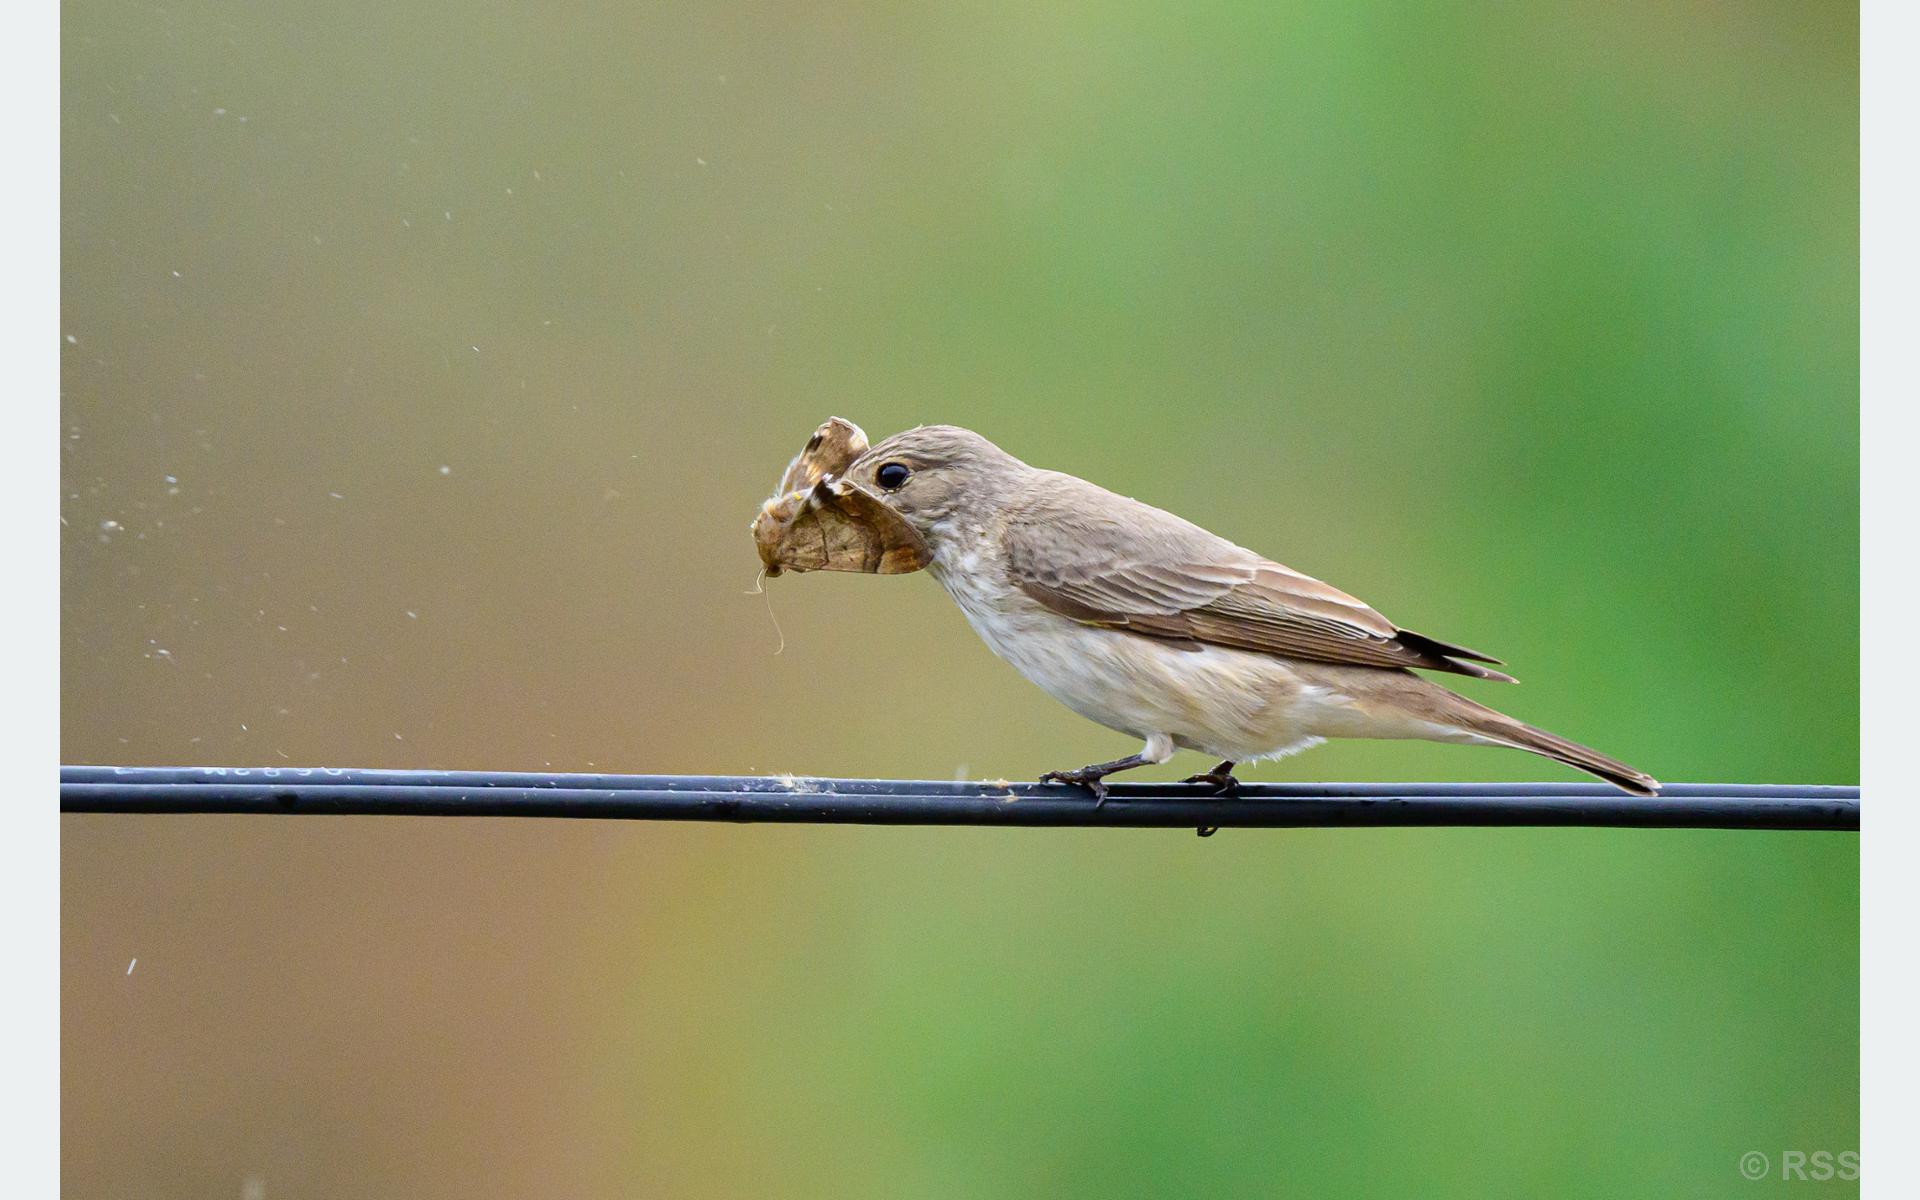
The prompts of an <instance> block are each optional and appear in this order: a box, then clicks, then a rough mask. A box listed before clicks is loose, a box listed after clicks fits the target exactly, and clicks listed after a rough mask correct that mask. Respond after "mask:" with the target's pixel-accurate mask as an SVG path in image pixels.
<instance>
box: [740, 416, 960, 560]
mask: <svg viewBox="0 0 1920 1200" xmlns="http://www.w3.org/2000/svg"><path fill="white" fill-rule="evenodd" d="M866 451H867V435H866V434H865V433H863V432H861V430H860V427H859V426H858V425H855V424H854V423H853V422H851V421H847V420H843V419H842V418H840V417H833V418H831V419H830V420H828V421H827V422H826V424H824V425H822V426H820V428H819V429H818V430H816V431H815V432H814V435H813V437H812V438H810V439H809V440H808V441H807V446H806V449H804V450H802V451H801V452H800V453H799V454H798V455H797V456H795V458H794V460H793V461H792V462H791V463H789V464H787V469H786V472H785V473H784V474H783V475H782V476H781V477H780V484H779V490H778V491H777V492H776V493H775V494H774V496H773V498H772V499H770V500H768V501H767V502H766V503H765V504H763V505H761V506H760V515H759V516H758V517H756V518H755V519H754V522H753V541H754V544H755V546H757V547H758V548H759V550H760V561H761V562H762V563H764V564H765V565H766V568H767V574H768V575H778V574H780V573H781V572H782V571H784V570H787V569H789V568H791V569H792V570H795V571H855V572H861V573H864V574H868V575H904V574H906V573H908V572H910V571H918V570H919V569H920V568H922V567H924V566H926V565H927V563H928V562H929V561H931V559H932V555H931V554H930V553H928V551H927V543H926V539H925V538H922V537H921V536H920V532H919V531H918V530H916V529H915V528H914V527H913V526H912V525H910V524H908V523H907V520H906V518H904V517H902V516H901V515H900V514H899V513H897V512H895V511H894V510H893V509H892V508H891V507H889V506H888V504H887V502H886V501H884V500H882V499H881V498H880V497H878V496H876V495H874V494H873V493H872V492H869V491H867V490H866V489H865V488H863V487H860V486H859V485H857V484H855V483H854V482H853V481H852V480H849V479H845V478H841V477H840V476H841V475H842V473H843V472H845V470H846V469H847V468H848V467H849V466H851V465H853V463H854V461H855V460H857V459H858V458H859V457H860V456H861V455H862V454H864V453H866Z"/></svg>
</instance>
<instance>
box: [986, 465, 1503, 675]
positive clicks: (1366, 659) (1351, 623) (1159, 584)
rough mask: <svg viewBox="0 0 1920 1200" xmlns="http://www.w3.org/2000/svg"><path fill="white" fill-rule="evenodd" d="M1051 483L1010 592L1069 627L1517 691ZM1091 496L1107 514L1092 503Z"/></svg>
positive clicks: (1446, 649) (1412, 636)
mask: <svg viewBox="0 0 1920 1200" xmlns="http://www.w3.org/2000/svg"><path fill="white" fill-rule="evenodd" d="M1043 475H1044V476H1045V478H1043V479H1041V480H1038V481H1036V483H1035V484H1034V485H1033V486H1031V487H1029V488H1028V489H1027V490H1026V492H1025V494H1024V495H1023V496H1022V498H1021V499H1020V501H1018V502H1017V503H1015V504H1014V505H1012V506H1010V507H1009V510H1008V512H1007V514H1006V524H1005V526H1004V527H1003V530H1002V536H1003V538H1004V545H1005V548H1006V563H1007V571H1008V574H1009V577H1010V581H1011V582H1012V583H1013V584H1014V585H1015V586H1016V587H1018V588H1019V589H1020V590H1021V591H1023V592H1025V593H1026V594H1027V595H1028V596H1030V597H1032V598H1033V599H1034V600H1036V601H1038V602H1039V603H1040V604H1042V605H1045V606H1046V607H1047V608H1049V609H1051V610H1053V611H1054V612H1057V613H1060V614H1061V615H1063V616H1067V617H1071V618H1072V619H1074V620H1076V621H1080V622H1083V623H1085V624H1089V625H1101V626H1106V627H1108V628H1113V629H1122V630H1126V631H1128V632H1131V633H1136V634H1140V635H1142V636H1145V637H1153V638H1160V639H1164V640H1167V641H1171V642H1174V643H1176V644H1186V645H1193V646H1201V645H1206V646H1222V647H1227V648H1231V649H1236V650H1249V651H1254V652H1256V653H1264V654H1273V655H1277V656H1280V657H1283V658H1299V659H1307V660H1310V661H1314V662H1327V663H1347V664H1352V665H1355V666H1370V667H1390V668H1391V667H1402V668H1404V667H1414V668H1419V669H1422V670H1429V671H1449V672H1452V673H1454V674H1458V675H1471V676H1476V677H1478V678H1482V679H1497V680H1501V681H1504V682H1509V683H1511V682H1512V681H1513V680H1512V677H1511V676H1509V675H1506V674H1503V673H1502V672H1499V671H1494V670H1490V669H1488V668H1486V667H1483V666H1480V665H1479V663H1483V662H1484V663H1497V662H1498V661H1499V660H1498V659H1494V658H1490V657H1488V656H1487V655H1484V654H1481V653H1479V652H1478V651H1475V650H1468V649H1466V648H1465V647H1462V646H1455V645H1452V644H1450V643H1447V642H1442V641H1437V640H1435V639H1433V638H1428V637H1425V636H1423V635H1421V634H1417V633H1413V632H1411V631H1408V630H1404V629H1401V628H1400V627H1399V626H1397V625H1395V624H1394V623H1393V622H1392V621H1390V620H1388V619H1387V618H1386V617H1384V616H1382V615H1381V614H1380V613H1378V612H1376V611H1374V610H1373V609H1371V608H1369V607H1368V606H1367V605H1365V604H1363V603H1361V602H1360V601H1359V600H1357V599H1355V598H1354V597H1352V596H1349V595H1348V594H1347V593H1345V592H1343V591H1341V590H1340V589H1339V588H1336V587H1334V586H1332V585H1331V584H1327V583H1323V582H1322V581H1320V580H1318V579H1315V578H1313V577H1312V576H1309V575H1303V574H1301V573H1300V572H1298V571H1295V570H1293V569H1291V568H1289V567H1285V566H1282V565H1281V564H1279V563H1277V562H1273V561H1272V560H1270V559H1266V558H1262V557H1261V556H1260V555H1258V554H1255V553H1253V552H1252V551H1251V550H1247V549H1244V548H1242V547H1240V546H1236V545H1234V544H1233V543H1232V542H1229V541H1227V540H1226V539H1225V538H1221V537H1217V536H1215V535H1214V534H1211V533H1208V532H1207V531H1206V530H1204V529H1201V528H1200V527H1199V526H1197V525H1194V524H1193V523H1191V522H1189V521H1185V520H1182V519H1181V518H1179V517H1176V516H1174V515H1173V514H1172V513H1169V512H1165V511H1163V510H1161V509H1157V508H1154V507H1152V506H1151V505H1147V504H1142V503H1140V502H1139V501H1137V500H1132V499H1129V498H1127V497H1123V496H1117V495H1114V494H1112V493H1109V492H1105V489H1103V488H1098V487H1097V486H1096V485H1094V484H1091V483H1087V482H1086V481H1085V480H1082V479H1077V478H1075V477H1073V476H1070V475H1061V474H1058V473H1056V472H1044V473H1043ZM1089 491H1091V492H1101V493H1104V495H1103V496H1101V497H1100V500H1101V501H1102V502H1100V503H1087V500H1088V499H1089V497H1088V496H1087V495H1086V494H1084V493H1086V492H1089ZM1473 660H1477V661H1473Z"/></svg>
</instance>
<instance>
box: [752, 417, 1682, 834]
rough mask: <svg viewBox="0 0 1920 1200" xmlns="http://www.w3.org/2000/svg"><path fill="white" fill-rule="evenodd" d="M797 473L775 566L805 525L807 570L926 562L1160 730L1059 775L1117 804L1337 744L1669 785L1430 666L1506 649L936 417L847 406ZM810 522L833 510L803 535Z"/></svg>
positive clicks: (1471, 661)
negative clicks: (1192, 771) (872, 425)
mask: <svg viewBox="0 0 1920 1200" xmlns="http://www.w3.org/2000/svg"><path fill="white" fill-rule="evenodd" d="M848 431H851V432H848ZM782 483H783V489H784V488H785V487H787V486H792V487H794V488H796V489H798V490H796V491H794V492H792V493H791V494H790V495H789V496H788V497H787V498H786V499H785V500H784V501H781V499H780V497H778V496H776V498H775V500H770V501H769V502H768V504H767V506H766V508H765V509H764V510H763V515H762V518H761V522H760V523H759V525H758V526H757V527H756V536H757V537H760V538H761V540H762V556H763V557H764V558H766V560H767V562H768V564H769V569H770V570H772V571H776V572H777V571H778V569H779V567H780V565H781V562H780V558H781V554H782V551H780V550H778V549H774V548H770V547H773V546H774V544H775V543H777V542H778V541H779V540H780V538H781V536H782V535H783V534H785V535H787V540H788V542H789V543H790V544H795V545H797V546H798V547H799V549H798V550H790V551H787V552H786V553H788V554H789V555H793V554H798V555H799V557H798V558H794V557H789V558H788V559H787V562H788V565H794V566H795V567H796V568H797V569H801V570H807V569H829V570H864V571H880V572H882V573H894V572H898V571H910V570H915V569H918V568H920V567H922V566H924V567H925V568H926V569H927V570H929V571H931V572H932V573H933V576H934V578H936V579H938V580H939V581H940V585H941V586H942V587H944V588H945V589H946V590H947V594H948V595H950V596H952V597H953V599H954V602H955V603H957V604H958V605H959V606H960V611H961V612H963V613H965V614H966V618H967V621H968V622H969V623H970V624H971V625H972V626H973V628H974V631H975V632H976V633H978V634H979V635H980V637H981V638H982V639H983V640H984V641H985V642H986V643H987V645H988V646H989V647H991V648H992V650H993V652H994V653H995V654H998V655H999V656H1000V657H1001V658H1004V659H1006V660H1007V661H1008V662H1009V663H1011V664H1013V666H1014V668H1015V669H1016V670H1018V671H1019V672H1020V673H1021V674H1022V675H1024V676H1026V677H1027V678H1028V679H1030V680H1032V681H1033V682H1034V683H1035V684H1037V685H1039V687H1040V689H1041V690H1042V691H1044V692H1046V693H1047V694H1048V695H1050V696H1052V697H1053V698H1054V699H1056V700H1058V701H1060V702H1061V703H1062V704H1064V705H1066V706H1067V707H1068V708H1070V709H1072V710H1073V711H1075V712H1077V713H1079V714H1080V715H1081V716H1083V717H1086V718H1088V719H1089V720H1092V721H1096V722H1098V723H1100V724H1102V725H1105V726H1107V727H1108V728H1109V729H1115V730H1119V731H1120V732H1122V733H1126V734H1130V735H1132V736H1134V737H1137V738H1139V739H1141V741H1142V742H1143V743H1144V745H1143V746H1142V747H1141V749H1140V751H1139V753H1137V754H1130V755H1128V756H1126V757H1125V758H1119V759H1115V760H1113V761H1111V762H1101V763H1094V764H1092V765H1089V766H1085V767H1078V768H1075V769H1072V770H1062V771H1049V772H1047V773H1046V774H1045V775H1043V776H1041V779H1042V780H1043V781H1055V782H1061V783H1069V784H1077V785H1079V786H1081V787H1084V788H1086V789H1088V790H1089V791H1091V792H1092V793H1093V794H1094V795H1095V796H1096V797H1099V798H1101V799H1104V798H1105V795H1106V786H1105V784H1104V783H1103V782H1102V781H1103V780H1104V779H1105V778H1106V777H1107V776H1109V775H1112V774H1114V773H1115V772H1118V771H1126V770H1130V769H1132V768H1134V767H1140V766H1145V765H1147V764H1150V763H1161V762H1165V761H1167V760H1168V759H1169V758H1171V757H1172V756H1173V753H1174V751H1175V750H1176V749H1182V750H1197V751H1200V752H1202V753H1204V754H1207V755H1209V756H1211V757H1214V758H1217V759H1219V760H1220V762H1219V764H1218V765H1217V766H1215V767H1214V768H1213V769H1212V770H1209V771H1207V772H1205V773H1203V774H1200V775H1195V776H1192V777H1190V778H1189V779H1188V782H1190V783H1208V784H1211V785H1213V786H1214V787H1216V788H1217V789H1218V790H1220V791H1222V792H1225V791H1230V790H1232V788H1233V787H1234V786H1235V783H1236V780H1235V778H1234V775H1233V770H1234V767H1235V766H1236V765H1237V764H1239V763H1242V762H1249V761H1256V760H1260V759H1268V758H1279V757H1281V756H1283V755H1288V754H1292V753H1294V752H1296V751H1299V750H1303V749H1306V748H1308V747H1310V746H1315V745H1318V744H1320V743H1321V742H1322V741H1324V740H1326V739H1328V738H1423V739H1426V740H1428V741H1436V742H1455V743H1461V744H1464V745H1473V746H1509V747H1512V748H1514V749H1518V750H1528V751H1531V752H1533V753H1535V754H1540V755H1544V756H1545V757H1547V758H1551V759H1554V760H1556V761H1558V762H1563V763H1566V764H1567V765H1568V766H1572V767H1576V768H1578V769H1580V770H1582V771H1586V772H1588V773H1590V774H1593V775H1597V776H1599V777H1600V778H1601V779H1604V780H1606V781H1607V782H1609V783H1612V784H1614V785H1615V786H1617V787H1620V788H1622V789H1624V790H1626V791H1629V792H1633V793H1636V794H1639V795H1654V794H1656V789H1657V788H1658V787H1659V784H1658V783H1657V782H1656V781H1655V780H1654V779H1653V777H1652V776H1650V775H1648V774H1646V773H1645V772H1643V771H1639V770H1636V769H1634V768H1633V767H1630V766H1627V765H1626V764H1625V763H1621V762H1618V761H1615V760H1614V759H1611V758H1608V757H1606V756H1605V755H1603V754H1600V753H1599V752H1597V751H1594V750H1590V749H1588V748H1587V747H1585V746H1582V745H1579V744H1577V743H1575V742H1570V741H1568V740H1567V739H1565V738H1563V737H1560V736H1558V735H1556V734H1552V733H1548V732H1547V731H1545V730H1543V729H1536V728H1534V727H1533V726H1531V725H1527V724H1525V723H1523V722H1521V721H1517V720H1515V719H1514V718H1512V717H1509V716H1506V715H1505V714H1503V713H1499V712H1496V711H1494V710H1493V709H1491V708H1488V707H1486V706H1485V705H1482V704H1476V703H1474V702H1473V701H1472V700H1468V699H1467V698H1465V697H1464V696H1460V695H1457V694H1456V693H1454V692H1451V691H1449V690H1447V689H1446V688H1444V687H1441V686H1440V685H1439V684H1437V683H1434V682H1432V681H1431V680H1429V679H1426V678H1423V677H1422V676H1419V675H1416V674H1414V671H1416V670H1421V671H1437V672H1445V673H1448V674H1454V675H1468V676H1472V677H1474V678H1478V679H1494V680H1500V681H1503V682H1507V683H1511V682H1513V679H1512V677H1511V676H1508V675H1505V674H1503V673H1501V672H1499V671H1496V670H1494V669H1493V668H1492V666H1490V665H1486V664H1494V665H1497V664H1498V662H1499V660H1498V659H1494V658H1490V657H1488V656H1487V655H1485V654H1482V653H1480V652H1479V651H1476V650H1469V649H1467V648H1466V647H1464V646H1457V645H1453V644H1451V643H1449V642H1443V641H1440V640H1438V639H1436V638H1430V637H1427V636H1425V635H1424V634H1418V633H1414V632H1412V631H1411V630H1406V629H1402V628H1400V627H1399V626H1397V625H1395V624H1394V623H1393V622H1392V621H1389V620H1388V619H1387V618H1386V617H1384V616H1382V615H1380V614H1379V613H1378V612H1375V611H1374V610H1373V609H1371V608H1369V607H1367V606H1366V605H1365V604H1362V603H1361V602H1360V601H1358V600H1356V599H1354V598H1353V597H1352V596H1349V595H1347V594H1346V593H1345V592H1343V591H1340V590H1339V589H1338V588H1335V587H1332V586H1330V585H1328V584H1325V583H1322V582H1321V581H1320V580H1318V579H1314V578H1312V577H1311V576H1307V575H1302V574H1301V573H1300V572H1298V571H1295V570H1292V569H1291V568H1288V567H1284V566H1281V565H1280V564H1279V563H1277V562H1274V561H1273V560H1271V559H1268V558H1264V557H1262V556H1260V555H1258V554H1255V553H1254V552H1253V551H1251V550H1246V549H1243V548H1241V547H1240V546H1236V545H1235V544H1233V543H1232V542H1229V541H1227V540H1226V539H1225V538H1221V537H1217V536H1215V535H1214V534H1211V533H1209V532H1207V531H1206V530H1204V529H1202V528H1200V527H1199V526H1198V525H1195V524H1193V523H1192V522H1189V521H1185V520H1182V519H1181V518H1179V517H1177V516H1174V515H1173V514H1172V513H1169V512H1165V511H1162V510H1161V509H1158V508H1154V507H1153V506H1152V505H1148V504H1143V503H1141V502H1140V501H1138V500H1134V499H1131V498H1129V497H1126V496H1121V495H1116V494H1115V493H1113V492H1110V491H1108V490H1106V489H1105V488H1102V487H1099V486H1096V485H1095V484H1092V483H1088V482H1087V481H1086V480H1084V479H1079V478H1076V477H1074V476H1072V475H1066V474H1062V473H1061V472H1059V471H1048V470H1042V469H1040V468H1038V467H1031V466H1028V465H1027V464H1026V463H1024V462H1021V461H1020V460H1019V459H1017V458H1015V457H1013V456H1012V455H1011V454H1008V453H1007V452H1006V451H1004V450H1002V449H1000V448H999V447H998V446H996V445H994V444H993V443H992V442H990V441H988V440H987V439H986V438H984V437H981V436H980V435H979V434H977V433H973V432H971V431H970V430H966V429H960V428H958V427H955V426H951V425H925V426H921V427H920V428H917V429H910V430H908V431H906V432H905V433H900V434H896V435H894V436H893V437H890V438H887V439H886V440H885V441H883V442H881V443H880V444H879V445H877V446H873V447H871V448H867V447H866V437H865V435H864V434H861V433H860V431H859V428H858V426H855V425H852V424H851V423H850V422H846V421H842V420H840V419H839V418H835V419H834V420H833V421H830V422H828V423H827V425H824V426H822V427H821V432H819V433H816V434H815V435H814V439H813V440H812V441H811V442H809V443H808V448H807V450H806V451H805V452H803V454H802V455H801V457H800V458H796V459H795V460H794V464H793V465H792V466H790V467H789V468H788V472H787V478H786V479H784V480H783V481H782ZM809 489H810V490H809ZM780 504H784V507H778V505H780ZM796 514H799V515H798V516H796ZM796 521H798V522H812V523H813V524H806V525H805V526H804V528H803V529H801V530H800V531H799V533H798V534H797V535H796V532H795V529H794V525H795V523H796ZM816 526H817V527H816ZM823 530H824V532H823ZM863 541H864V543H865V545H864V548H858V547H856V549H855V550H854V551H851V552H849V551H848V550H846V549H844V547H846V546H854V545H855V544H856V543H861V542H863Z"/></svg>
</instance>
